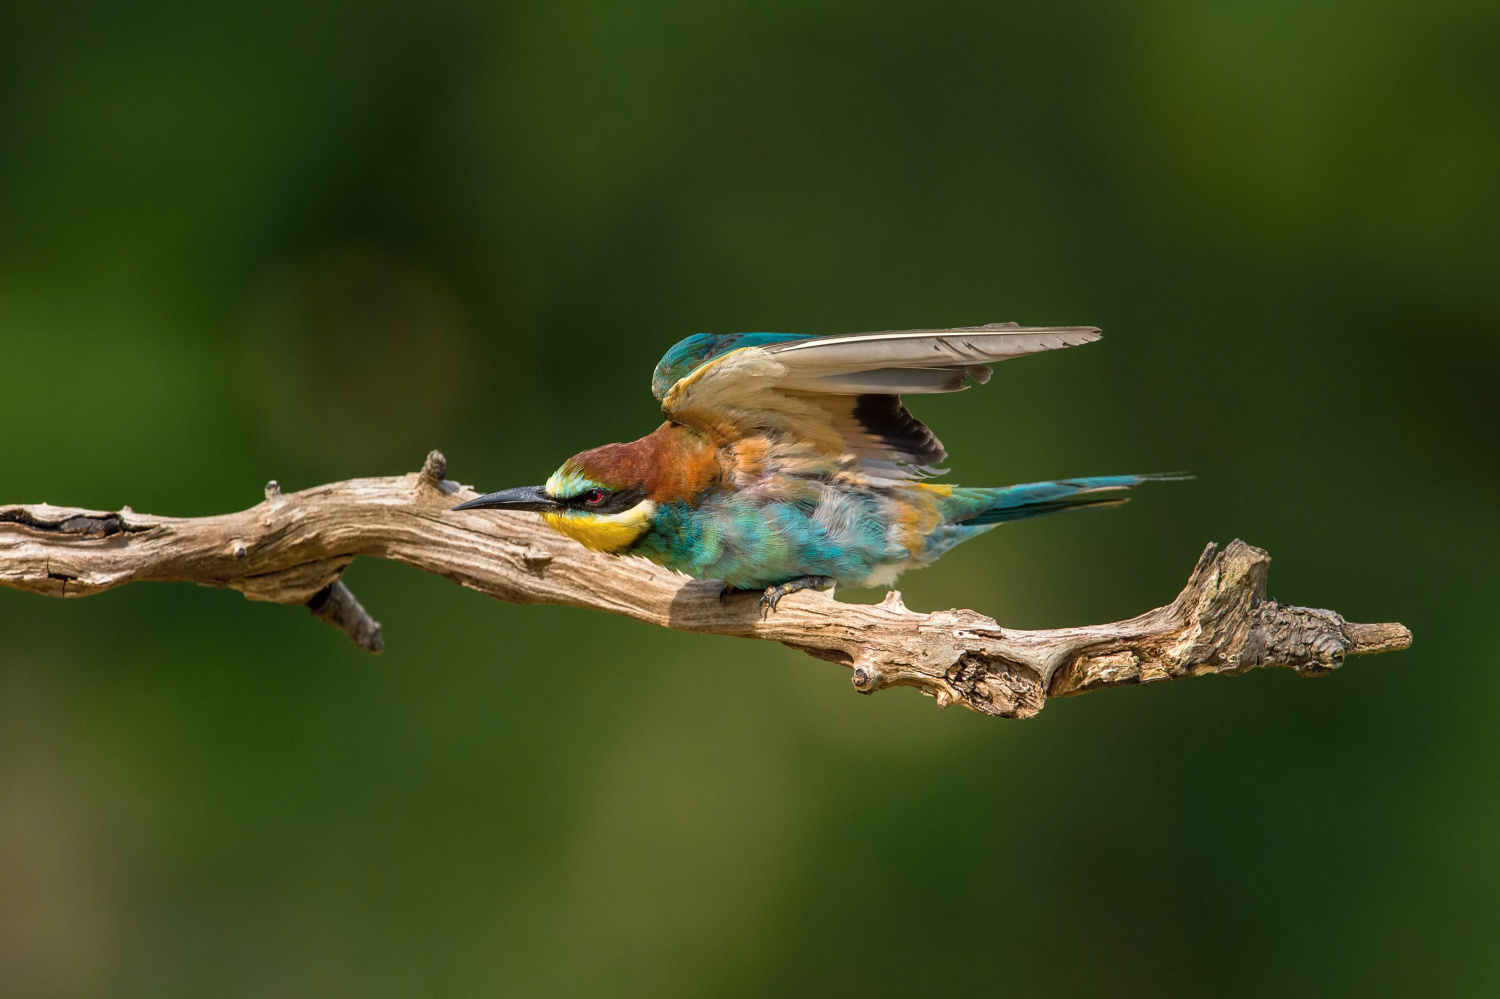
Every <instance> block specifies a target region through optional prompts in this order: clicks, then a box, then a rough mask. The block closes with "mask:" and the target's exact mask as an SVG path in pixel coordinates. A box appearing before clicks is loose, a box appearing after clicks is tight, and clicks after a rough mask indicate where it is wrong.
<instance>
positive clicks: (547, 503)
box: [453, 486, 562, 511]
mask: <svg viewBox="0 0 1500 999" xmlns="http://www.w3.org/2000/svg"><path fill="white" fill-rule="evenodd" d="M453 509H455V510H537V511H547V510H560V509H562V504H561V503H559V502H558V501H557V500H555V499H553V498H552V497H551V496H548V495H547V493H546V492H545V491H544V490H543V489H542V487H541V486H520V487H518V488H516V489H502V490H500V491H499V492H498V493H489V494H488V495H485V496H481V497H479V498H478V499H471V500H469V502H467V503H460V504H459V505H458V506H456V507H454V508H453Z"/></svg>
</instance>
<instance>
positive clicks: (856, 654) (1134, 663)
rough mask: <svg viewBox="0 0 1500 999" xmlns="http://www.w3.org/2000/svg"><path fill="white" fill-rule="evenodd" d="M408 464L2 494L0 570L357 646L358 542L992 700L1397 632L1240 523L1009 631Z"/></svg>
mask: <svg viewBox="0 0 1500 999" xmlns="http://www.w3.org/2000/svg"><path fill="white" fill-rule="evenodd" d="M446 469H447V463H446V462H445V461H444V459H443V456H442V455H441V454H440V453H438V452H436V451H434V452H432V454H430V455H428V458H427V461H426V463H425V464H424V465H423V467H422V471H420V472H417V473H413V474H411V475H405V476H400V477H396V478H379V479H353V480H350V481H347V482H335V483H332V484H331V485H326V486H318V487H316V488H313V489H305V490H302V491H301V492H296V493H287V494H283V493H282V492H281V489H280V488H279V487H278V486H277V484H276V483H275V482H272V483H270V484H269V485H267V487H266V499H265V501H264V502H263V503H260V504H258V505H256V506H254V507H251V508H250V509H248V510H243V511H240V512H239V513H229V514H222V515H220V516H215V517H192V518H174V517H154V516H150V515H147V514H140V513H136V512H135V511H133V510H131V509H130V508H129V507H126V508H125V509H123V510H120V511H118V512H99V511H91V510H80V509H73V508H69V507H57V506H51V505H49V504H45V503H44V504H39V505H33V506H4V507H0V585H4V586H9V587H13V588H16V589H21V590H30V591H32V592H34V593H41V594H44V595H46V596H54V597H84V596H89V595H91V594H94V593H99V592H101V591H103V590H107V589H110V588H112V587H115V586H121V585H123V584H125V583H135V582H147V581H167V580H185V581H191V582H195V583H201V584H204V585H208V586H219V587H229V588H232V589H236V590H239V591H240V592H242V593H243V594H244V595H245V596H247V597H249V598H250V599H252V600H270V601H275V602H277V603H282V604H300V605H303V606H306V607H308V608H309V609H311V610H312V612H313V613H314V614H317V615H318V616H319V617H321V618H323V619H324V620H326V621H328V622H329V623H330V624H333V625H334V626H336V627H338V628H340V629H341V630H343V631H344V632H346V633H347V634H348V635H349V636H350V637H351V638H352V639H353V640H354V641H355V642H356V643H357V644H358V645H359V646H360V648H363V649H366V650H368V651H370V652H379V651H380V650H381V649H382V648H383V642H382V637H381V633H380V625H379V624H378V623H377V622H375V621H374V620H373V619H372V618H371V617H370V615H369V614H368V613H367V612H366V611H365V609H364V608H363V607H362V606H360V603H359V601H358V600H356V599H355V598H354V594H352V593H351V592H350V591H349V589H348V588H347V587H346V586H344V584H343V583H342V582H341V581H340V576H341V575H342V574H343V571H344V569H345V568H347V567H348V565H349V563H350V562H352V561H353V560H354V559H355V558H356V557H358V556H361V555H369V556H374V557H376V558H386V559H392V560H394V561H397V562H404V563H406V564H407V565H411V566H415V567H416V568H418V569H421V570H423V571H426V572H433V573H437V574H438V575H441V576H446V577H447V578H449V579H451V580H453V581H454V582H457V583H460V584H462V585H464V586H467V587H470V588H471V589H475V590H478V591H479V592H481V593H485V594H488V595H490V596H492V597H497V598H499V599H501V600H507V601H510V602H512V603H548V604H563V605H567V606H571V607H587V608H592V609H594V610H602V611H608V612H610V613H612V614H623V615H625V616H627V617H633V618H636V619H637V620H640V621H645V622H648V623H650V624H655V625H659V626H661V627H663V628H675V629H678V630H680V631H693V632H703V633H706V634H714V635H735V636H739V637H742V638H763V639H770V640H772V641H777V642H781V643H783V644H785V645H788V646H791V647H792V648H794V649H798V650H800V651H803V652H806V653H808V654H809V655H812V656H814V657H816V658H818V659H823V660H827V661H830V662H837V663H842V664H844V665H845V666H847V667H849V668H850V669H851V671H852V674H853V676H852V680H853V683H854V687H855V689H856V690H859V691H860V692H861V693H867V694H868V693H873V692H874V691H877V690H881V689H883V688H885V687H893V686H910V687H916V688H918V689H919V690H921V691H922V692H923V693H925V694H928V695H930V696H932V697H935V698H936V699H937V702H938V703H939V704H940V705H942V706H944V707H947V706H948V705H950V704H962V705H964V706H965V707H969V708H972V709H973V710H975V711H979V712H982V713H984V714H989V715H999V716H1001V717H1006V718H1024V717H1029V716H1030V715H1033V714H1035V713H1036V712H1037V711H1039V710H1040V709H1041V707H1042V705H1043V704H1044V703H1045V702H1046V700H1047V698H1048V697H1057V696H1072V695H1074V694H1081V693H1086V692H1087V691H1091V690H1098V689H1101V688H1104V687H1115V686H1120V685H1122V684H1129V683H1151V682H1155V681H1157V680H1171V679H1176V678H1178V677H1184V676H1198V675H1201V674H1205V673H1228V674H1233V673H1242V672H1244V671H1245V670H1248V669H1253V668H1255V667H1257V666H1285V667H1289V668H1291V669H1294V670H1296V671H1297V672H1298V673H1300V674H1302V675H1304V676H1317V675H1320V674H1323V673H1327V672H1329V671H1330V670H1332V669H1335V668H1336V667H1338V666H1339V665H1340V664H1341V663H1342V662H1343V660H1344V657H1345V656H1348V655H1362V654H1368V653H1372V652H1385V651H1388V650H1392V649H1404V648H1406V647H1407V646H1408V645H1410V644H1411V633H1410V632H1409V631H1407V630H1406V629H1405V628H1404V627H1402V626H1401V625H1399V624H1351V623H1349V622H1346V621H1345V620H1344V619H1343V618H1341V617H1340V616H1339V615H1337V614H1335V613H1333V612H1332V611H1326V610H1312V609H1309V608H1306V607H1289V606H1285V605H1282V604H1279V603H1277V602H1276V601H1274V600H1271V599H1268V598H1267V597H1266V595H1265V583H1266V567H1267V565H1268V564H1269V562H1270V558H1269V556H1267V555H1266V553H1265V552H1263V551H1261V550H1260V549H1258V548H1253V547H1251V546H1250V545H1247V544H1245V543H1244V542H1243V541H1234V542H1233V543H1231V544H1230V545H1229V546H1228V547H1227V548H1225V549H1223V550H1220V549H1219V547H1218V546H1217V545H1213V544H1210V545H1209V546H1208V548H1207V549H1206V550H1205V551H1204V552H1203V556H1202V557H1201V558H1200V559H1199V560H1198V564H1197V566H1196V567H1195V568H1194V569H1193V573H1192V575H1191V577H1190V578H1189V579H1188V583H1187V586H1186V587H1184V588H1183V590H1182V592H1181V593H1180V594H1178V596H1177V599H1176V600H1174V601H1172V603H1170V604H1168V605H1167V606H1165V607H1158V608H1156V609H1155V610H1151V611H1147V612H1146V613H1145V614H1142V615H1140V616H1139V617H1134V618H1131V619H1130V620H1128V621H1119V622H1116V623H1114V624H1101V625H1093V626H1090V627H1083V628H1061V629H1057V630H1053V631H1016V630H1013V629H1009V628H1002V627H1000V625H998V624H996V623H995V621H994V620H993V619H992V618H989V617H986V616H984V615H983V614H979V613H977V612H975V611H972V610H946V611H935V612H933V613H931V614H919V613H915V612H913V611H910V610H907V608H906V606H905V605H904V604H903V603H902V602H901V595H900V594H899V593H896V592H892V593H890V594H889V595H887V597H886V599H885V601H884V602H883V603H880V604H875V605H872V604H845V603H839V602H838V601H836V600H835V599H834V598H833V595H832V594H831V593H819V592H817V591H812V590H808V591H803V592H801V593H796V594H793V595H791V596H788V597H786V598H784V599H783V600H782V601H781V605H780V607H779V609H778V610H776V611H775V612H774V613H772V614H769V615H765V616H763V615H762V614H761V611H760V608H759V605H758V602H757V599H756V596H755V595H743V596H734V597H731V598H730V599H729V600H728V601H727V602H725V603H721V602H720V600H719V592H720V585H719V584H718V583H716V582H699V581H694V580H690V579H687V578H685V577H683V576H679V575H677V574H675V573H672V572H670V571H668V570H666V569H663V568H661V567H659V566H656V565H653V564H652V563H650V562H647V561H645V560H643V559H634V558H616V557H613V556H610V555H601V554H598V553H595V552H591V551H588V550H587V549H585V548H583V547H582V546H580V545H578V544H576V543H574V542H572V541H570V540H568V539H566V538H564V537H562V536H560V535H558V534H556V533H554V532H553V531H552V530H550V529H549V528H548V527H546V526H545V525H544V524H543V523H542V522H541V519H540V518H539V517H537V516H536V515H534V514H524V513H502V512H493V511H483V512H481V511H474V512H464V513H454V512H452V509H451V508H452V507H453V506H455V505H456V504H457V503H459V502H461V501H463V500H466V499H470V498H472V497H473V496H474V495H475V493H474V491H473V490H472V489H470V488H469V487H467V486H462V485H459V484H458V483H455V482H451V481H449V480H447V479H446V478H444V476H445V474H446Z"/></svg>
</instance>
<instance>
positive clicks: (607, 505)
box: [559, 487, 646, 514]
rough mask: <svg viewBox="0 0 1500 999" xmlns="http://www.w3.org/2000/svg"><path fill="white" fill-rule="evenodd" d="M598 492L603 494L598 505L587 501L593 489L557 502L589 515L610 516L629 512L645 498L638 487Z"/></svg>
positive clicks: (600, 490) (643, 491) (642, 490)
mask: <svg viewBox="0 0 1500 999" xmlns="http://www.w3.org/2000/svg"><path fill="white" fill-rule="evenodd" d="M598 491H599V492H602V493H603V494H604V498H603V499H602V500H600V501H599V502H598V503H590V502H589V501H588V497H589V494H590V493H592V492H594V490H593V489H585V490H584V491H583V492H581V493H579V494H578V495H576V496H569V497H567V498H566V499H562V500H559V502H560V503H562V504H563V505H564V506H567V507H568V508H570V509H573V510H585V511H587V512H589V513H598V514H611V513H623V512H624V511H626V510H629V509H630V508H631V507H633V506H635V505H636V504H637V503H639V502H640V501H641V500H643V499H645V497H646V490H644V489H641V488H638V487H637V488H631V489H622V490H619V491H618V492H616V491H613V490H609V489H599V490H598Z"/></svg>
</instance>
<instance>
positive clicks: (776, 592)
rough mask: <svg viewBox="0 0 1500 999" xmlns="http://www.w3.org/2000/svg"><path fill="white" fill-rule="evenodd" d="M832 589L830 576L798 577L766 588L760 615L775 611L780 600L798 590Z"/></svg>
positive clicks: (761, 601)
mask: <svg viewBox="0 0 1500 999" xmlns="http://www.w3.org/2000/svg"><path fill="white" fill-rule="evenodd" d="M831 589H833V577H832V576H798V577H797V578H796V579H793V580H790V581H788V582H785V583H778V584H777V585H775V586H768V587H766V592H765V593H763V594H761V598H760V610H761V614H762V615H765V614H769V613H771V612H772V611H774V610H775V609H776V605H777V604H778V603H779V602H780V601H781V598H782V597H784V596H786V595H787V594H788V593H796V592H797V591H798V590H831Z"/></svg>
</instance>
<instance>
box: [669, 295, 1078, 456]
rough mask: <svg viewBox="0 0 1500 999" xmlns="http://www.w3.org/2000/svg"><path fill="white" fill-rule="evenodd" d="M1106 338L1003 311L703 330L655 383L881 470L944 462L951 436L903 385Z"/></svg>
mask: <svg viewBox="0 0 1500 999" xmlns="http://www.w3.org/2000/svg"><path fill="white" fill-rule="evenodd" d="M1097 339H1099V331H1098V330H1097V329H1095V328H1094V327H1092V326H1049V327H1037V326H1017V325H1016V324H1014V323H994V324H991V325H989V326H973V327H966V328H962V329H944V330H896V331H891V332H886V333H858V334H854V335H851V336H826V337H810V336H795V335H788V334H769V333H754V334H733V335H731V336H723V337H710V336H705V335H699V336H696V337H689V338H688V339H687V340H684V341H682V343H679V344H678V345H676V346H675V347H673V348H672V350H670V351H668V352H667V356H666V357H664V358H662V363H661V364H660V365H658V366H657V369H656V376H655V377H654V378H653V380H652V390H653V392H654V393H655V394H656V396H657V398H658V399H660V400H661V402H662V409H663V411H665V413H666V414H667V416H668V418H669V419H672V420H674V421H676V422H678V423H684V424H687V425H689V426H695V427H698V428H700V429H703V430H705V431H707V432H709V433H711V434H714V435H715V436H718V437H720V438H721V439H726V440H733V439H736V438H738V437H743V436H747V435H750V434H754V433H756V432H765V431H770V432H773V433H774V432H781V433H786V434H790V435H793V436H794V437H796V438H798V439H799V440H801V441H804V442H806V443H808V444H812V445H814V446H815V447H816V448H817V449H818V450H819V451H821V452H822V453H824V454H829V455H846V454H847V455H851V456H853V457H854V458H856V459H858V461H859V463H860V466H861V470H862V471H863V472H864V473H865V474H866V475H867V476H869V477H870V478H872V479H881V480H890V481H903V480H914V479H921V478H925V477H927V476H929V475H933V474H936V473H937V472H938V469H936V468H934V467H933V466H934V465H935V464H936V463H937V462H940V461H942V460H943V459H944V458H946V457H947V452H946V451H944V450H943V445H942V444H941V442H939V441H938V439H937V438H936V437H935V436H933V434H932V431H930V430H928V429H927V427H926V426H924V425H923V424H922V422H921V421H919V420H918V419H917V418H916V417H914V416H912V415H911V413H910V412H909V411H907V409H906V407H905V406H903V405H902V404H901V400H900V398H899V396H900V395H901V394H902V393H911V394H916V393H934V392H958V391H961V390H963V389H964V388H967V387H968V384H969V381H970V380H971V379H972V380H973V381H974V382H977V383H980V384H983V383H984V382H986V381H989V377H990V368H989V365H990V364H991V363H993V362H995V361H1003V360H1005V359H1007V358H1011V357H1019V356H1021V355H1022V354H1034V353H1037V352H1039V351H1043V350H1055V349H1057V348H1059V347H1073V346H1077V345H1078V344H1083V343H1089V342H1091V341H1094V340H1097Z"/></svg>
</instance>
